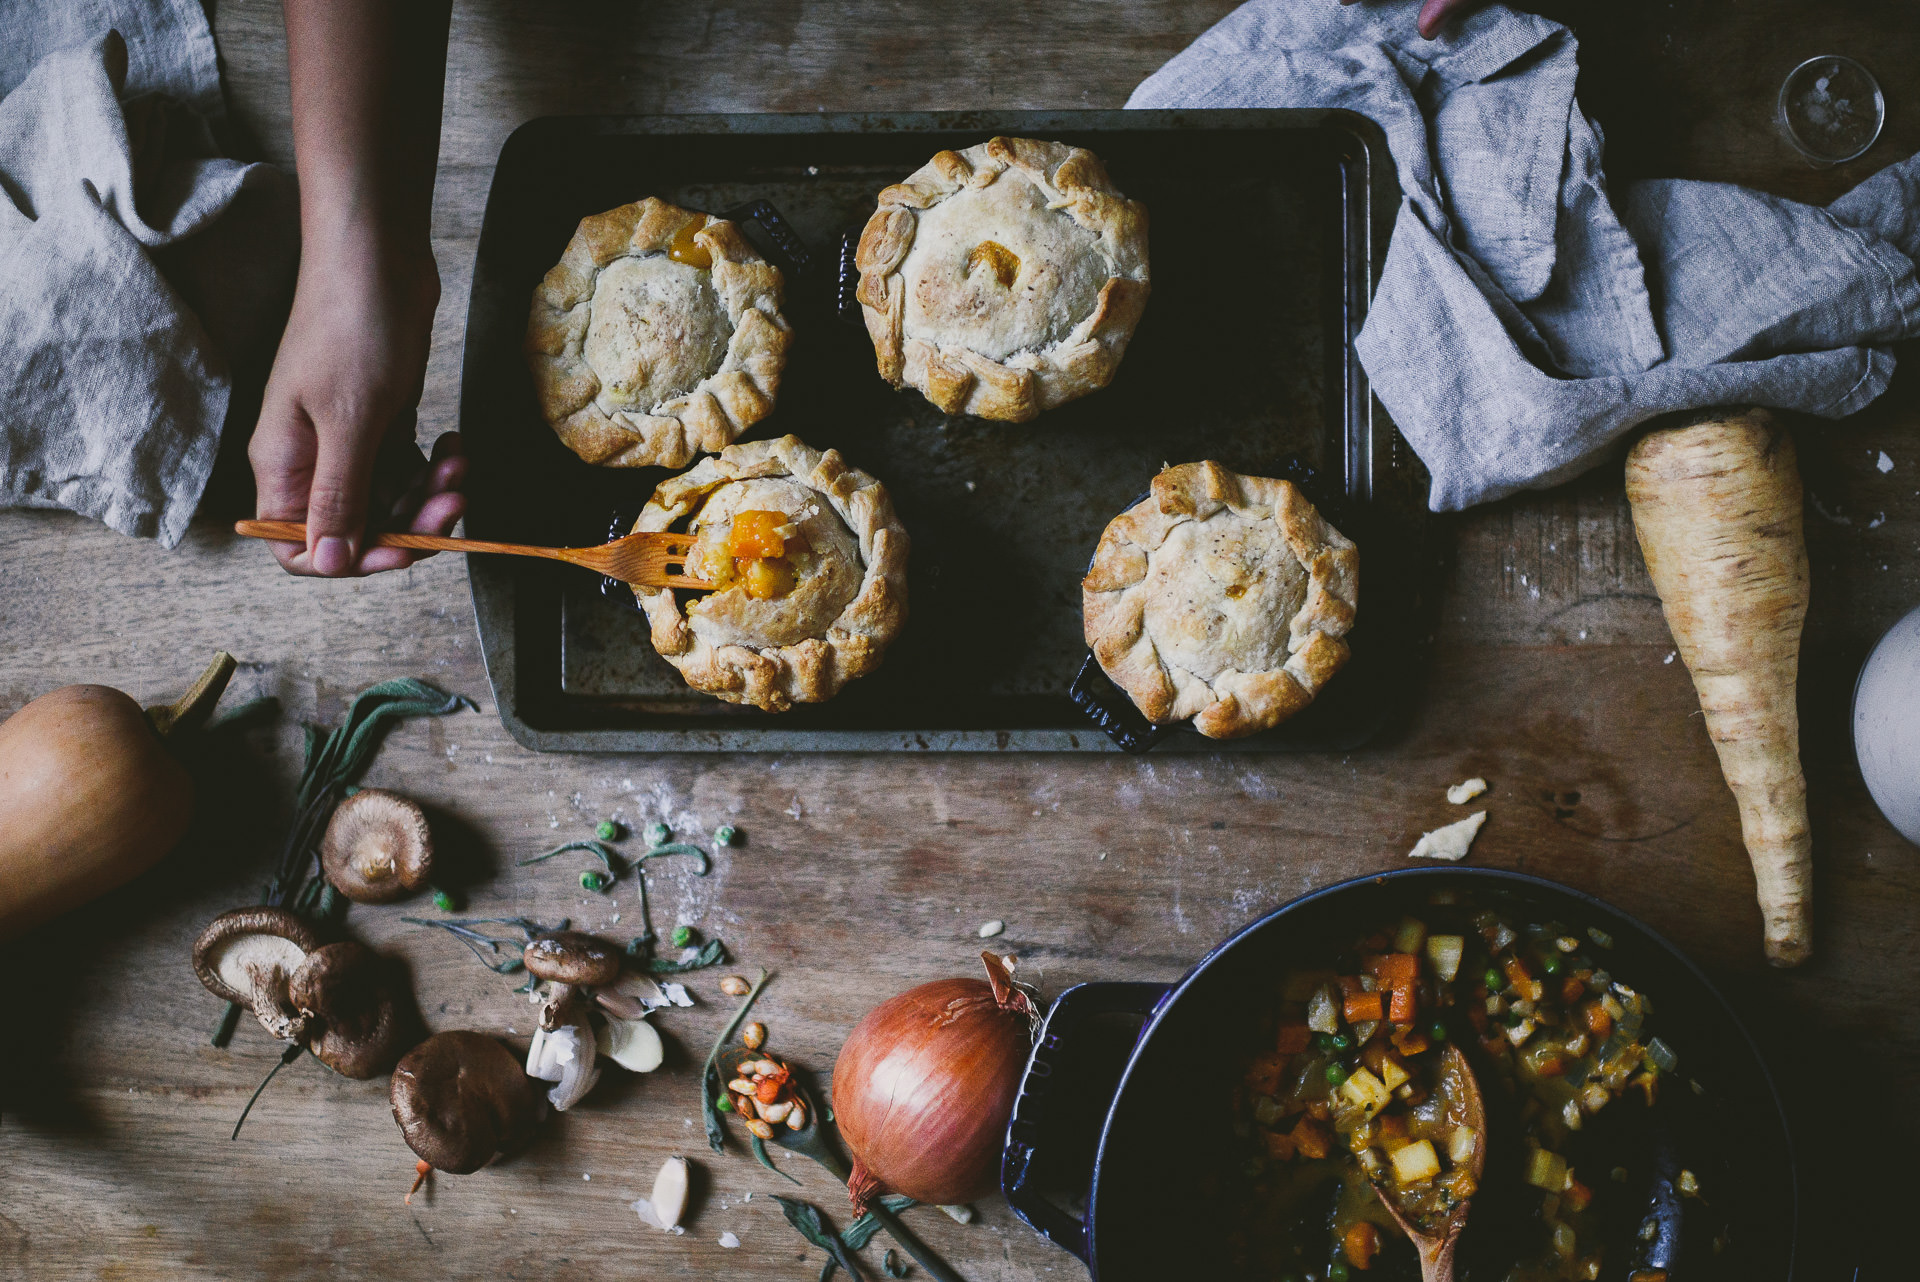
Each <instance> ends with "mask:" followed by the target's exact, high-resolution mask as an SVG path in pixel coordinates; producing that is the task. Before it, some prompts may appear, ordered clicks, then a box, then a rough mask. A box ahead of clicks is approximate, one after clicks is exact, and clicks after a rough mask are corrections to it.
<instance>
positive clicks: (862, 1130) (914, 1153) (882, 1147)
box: [833, 953, 1039, 1213]
mask: <svg viewBox="0 0 1920 1282" xmlns="http://www.w3.org/2000/svg"><path fill="white" fill-rule="evenodd" d="M980 957H981V960H982V961H984V962H985V963H986V966H987V975H988V979H987V980H979V979H942V980H936V981H934V982H933V983H931V984H922V985H920V987H918V988H915V989H911V990H909V991H907V992H904V993H902V994H900V995H899V996H898V997H895V998H893V999H891V1000H889V1001H885V1002H882V1003H881V1004H880V1005H878V1006H876V1007H874V1009H873V1010H871V1011H869V1012H868V1013H867V1017H866V1018H865V1019H863V1020H861V1021H860V1023H859V1025H858V1026H857V1027H855V1028H854V1030H853V1033H852V1035H851V1036H849V1037H848V1038H847V1042H846V1045H844V1046H842V1047H841V1048H840V1058H839V1060H838V1061H837V1062H836V1063H835V1064H834V1068H833V1113H834V1121H835V1123H836V1124H837V1125H838V1126H839V1128H840V1137H841V1138H842V1139H843V1140H845V1141H846V1144H847V1148H848V1149H849V1150H851V1152H852V1153H853V1174H852V1175H851V1176H850V1177H849V1178H848V1180H847V1193H848V1196H849V1197H851V1198H852V1199H853V1208H854V1211H855V1213H861V1212H864V1211H865V1210H866V1209H867V1208H868V1206H869V1205H870V1204H871V1203H872V1202H873V1201H874V1200H875V1199H876V1198H878V1197H879V1196H880V1195H881V1194H883V1193H903V1194H905V1195H906V1196H908V1197H910V1198H913V1199H914V1200H915V1201H918V1202H931V1203H935V1204H938V1205H950V1204H952V1203H955V1202H970V1201H972V1200H973V1199H975V1198H979V1197H984V1196H986V1195H987V1194H988V1193H990V1192H992V1191H993V1189H994V1188H995V1187H997V1186H998V1184H999V1175H1000V1150H1001V1147H1002V1145H1003V1144H1004V1142H1005V1140H1006V1133H1007V1121H1008V1119H1009V1118H1010V1117H1011V1116H1012V1114H1013V1101H1014V1096H1015V1095H1016V1094H1017V1093H1018V1092H1019V1089H1020V1075H1021V1073H1022V1071H1023V1070H1024V1069H1025V1067H1026V1062H1027V1055H1028V1053H1029V1052H1030V1051H1031V1050H1032V1048H1033V1028H1034V1024H1035V1021H1036V1020H1037V1019H1038V1015H1039V1012H1038V1010H1037V1009H1036V1008H1035V1006H1034V1004H1033V999H1032V998H1031V997H1030V996H1029V995H1028V993H1027V991H1026V990H1025V989H1023V988H1022V987H1020V986H1019V985H1016V984H1015V983H1014V982H1013V978H1012V974H1011V971H1012V965H1013V958H1011V957H1008V958H1001V957H996V956H994V955H993V954H992V953H982V954H981V955H980Z"/></svg>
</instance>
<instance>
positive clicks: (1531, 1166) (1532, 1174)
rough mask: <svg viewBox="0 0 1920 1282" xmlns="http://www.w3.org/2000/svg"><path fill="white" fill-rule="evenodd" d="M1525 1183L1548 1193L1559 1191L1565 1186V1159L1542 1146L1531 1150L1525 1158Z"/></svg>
mask: <svg viewBox="0 0 1920 1282" xmlns="http://www.w3.org/2000/svg"><path fill="white" fill-rule="evenodd" d="M1527 1183H1529V1184H1531V1185H1533V1186H1534V1187H1535V1188H1542V1189H1545V1190H1546V1191H1547V1192H1549V1193H1559V1192H1561V1191H1562V1190H1564V1189H1565V1188H1566V1187H1567V1159H1566V1158H1564V1157H1561V1156H1560V1155H1559V1154H1558V1153H1550V1152H1548V1151H1547V1150H1546V1149H1543V1148H1537V1149H1535V1150H1533V1152H1532V1154H1530V1155H1529V1156H1528V1158H1527Z"/></svg>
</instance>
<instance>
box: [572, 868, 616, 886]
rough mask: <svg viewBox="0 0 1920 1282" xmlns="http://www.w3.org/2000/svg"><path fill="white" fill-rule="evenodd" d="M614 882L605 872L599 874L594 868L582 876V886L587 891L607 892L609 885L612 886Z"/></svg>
mask: <svg viewBox="0 0 1920 1282" xmlns="http://www.w3.org/2000/svg"><path fill="white" fill-rule="evenodd" d="M612 880H613V879H612V878H610V877H608V876H607V874H605V873H603V872H598V871H596V870H594V869H592V868H589V869H587V870H586V871H585V872H583V873H581V874H580V885H581V888H582V889H585V890H592V891H601V890H605V889H606V888H607V887H608V886H609V885H611V884H612Z"/></svg>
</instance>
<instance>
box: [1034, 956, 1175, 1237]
mask: <svg viewBox="0 0 1920 1282" xmlns="http://www.w3.org/2000/svg"><path fill="white" fill-rule="evenodd" d="M1172 991H1173V985H1171V984H1145V983H1100V984H1076V985H1075V986H1074V987H1072V988H1069V989H1068V990H1067V991H1066V992H1064V993H1061V994H1060V996H1059V997H1058V998H1056V999H1055V1000H1054V1003H1053V1009H1052V1010H1050V1011H1048V1012H1047V1019H1046V1022H1045V1023H1044V1024H1042V1025H1041V1027H1040V1036H1039V1037H1038V1039H1036V1041H1035V1043H1034V1047H1033V1055H1032V1056H1031V1057H1030V1058H1029V1059H1028V1060H1027V1072H1026V1076H1025V1077H1023V1078H1022V1079H1021V1081H1020V1094H1019V1097H1018V1098H1017V1099H1015V1100H1014V1104H1013V1120H1012V1121H1011V1122H1009V1123H1008V1125H1007V1146H1006V1148H1005V1149H1004V1150H1003V1151H1002V1153H1001V1157H1000V1188H1001V1190H1002V1191H1003V1192H1004V1193H1005V1194H1006V1195H1007V1202H1008V1204H1009V1205H1011V1206H1012V1207H1013V1209H1014V1212H1015V1213H1016V1214H1017V1215H1019V1217H1020V1218H1021V1219H1023V1220H1025V1221H1026V1222H1027V1223H1028V1225H1030V1226H1031V1227H1032V1228H1033V1229H1034V1230H1036V1231H1037V1232H1039V1233H1040V1234H1041V1235H1042V1236H1044V1237H1046V1238H1047V1240H1048V1241H1050V1242H1052V1243H1053V1244H1054V1245H1055V1246H1058V1247H1060V1248H1062V1249H1063V1250H1066V1251H1071V1252H1072V1253H1073V1254H1074V1255H1075V1256H1077V1257H1078V1258H1079V1259H1080V1260H1081V1262H1083V1263H1085V1262H1087V1256H1088V1254H1089V1253H1090V1244H1089V1243H1088V1241H1087V1226H1086V1222H1085V1221H1084V1220H1081V1219H1078V1218H1076V1217H1075V1216H1073V1215H1070V1214H1068V1213H1067V1212H1065V1211H1063V1210H1061V1209H1060V1208H1059V1207H1057V1206H1055V1205H1054V1204H1053V1203H1052V1202H1049V1201H1048V1200H1047V1199H1046V1198H1045V1197H1043V1196H1041V1195H1040V1193H1039V1191H1038V1190H1037V1189H1034V1188H1031V1187H1029V1183H1028V1181H1029V1179H1030V1177H1031V1175H1032V1173H1033V1165H1034V1158H1035V1156H1036V1155H1037V1154H1038V1153H1039V1151H1040V1144H1041V1141H1042V1139H1043V1136H1044V1132H1045V1130H1046V1107H1047V1094H1048V1091H1049V1089H1050V1087H1051V1082H1052V1078H1053V1075H1054V1070H1055V1069H1056V1068H1057V1067H1058V1066H1059V1065H1060V1063H1061V1061H1062V1059H1063V1058H1064V1056H1063V1054H1062V1052H1063V1049H1064V1048H1065V1046H1066V1045H1067V1043H1068V1041H1069V1040H1070V1039H1071V1038H1072V1037H1073V1036H1074V1034H1075V1033H1076V1032H1077V1031H1078V1030H1079V1029H1080V1028H1081V1027H1082V1026H1083V1025H1084V1024H1085V1023H1086V1022H1087V1021H1088V1020H1090V1019H1094V1018H1096V1017H1098V1016H1101V1015H1142V1016H1150V1015H1152V1014H1153V1012H1154V1011H1155V1010H1157V1009H1158V1008H1159V1006H1160V1003H1161V1002H1162V1001H1163V1000H1165V998H1166V996H1167V994H1168V993H1170V992H1172ZM1073 1156H1074V1157H1075V1158H1081V1157H1084V1164H1085V1167H1086V1172H1087V1178H1086V1183H1087V1185H1088V1186H1089V1187H1091V1186H1092V1180H1093V1164H1094V1159H1095V1157H1096V1156H1097V1154H1095V1153H1087V1154H1084V1155H1081V1154H1074V1155H1073Z"/></svg>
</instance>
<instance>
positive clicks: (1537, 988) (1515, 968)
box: [1502, 957, 1547, 1002]
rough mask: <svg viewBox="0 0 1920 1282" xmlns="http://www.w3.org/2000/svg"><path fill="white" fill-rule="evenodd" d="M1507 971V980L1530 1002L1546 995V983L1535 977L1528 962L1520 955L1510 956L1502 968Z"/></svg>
mask: <svg viewBox="0 0 1920 1282" xmlns="http://www.w3.org/2000/svg"><path fill="white" fill-rule="evenodd" d="M1502 969H1504V970H1505V971H1506V974H1507V982H1508V983H1510V984H1512V985H1513V989H1514V991H1515V992H1517V993H1519V994H1520V995H1521V996H1522V997H1524V998H1526V999H1527V1000H1528V1001H1530V1002H1537V1001H1539V1000H1540V999H1541V998H1542V997H1543V996H1545V995H1546V991H1547V989H1546V985H1545V984H1542V983H1541V982H1540V981H1539V980H1537V979H1535V978H1534V977H1533V974H1532V972H1530V971H1529V970H1528V969H1527V964H1526V963H1525V962H1523V961H1521V960H1520V959H1519V958H1518V957H1509V958H1508V959H1507V964H1506V965H1505V966H1504V967H1503V968H1502Z"/></svg>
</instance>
